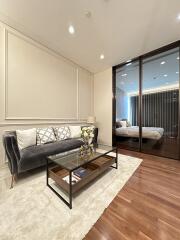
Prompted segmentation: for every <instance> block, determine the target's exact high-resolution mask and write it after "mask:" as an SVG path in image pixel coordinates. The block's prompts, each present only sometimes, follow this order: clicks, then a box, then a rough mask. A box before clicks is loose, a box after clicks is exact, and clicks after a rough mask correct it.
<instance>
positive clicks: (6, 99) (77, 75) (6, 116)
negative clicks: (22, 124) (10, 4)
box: [4, 28, 92, 121]
mask: <svg viewBox="0 0 180 240" xmlns="http://www.w3.org/2000/svg"><path fill="white" fill-rule="evenodd" d="M8 34H12V35H14V36H15V37H17V38H19V39H22V40H23V41H25V42H27V43H28V44H31V45H33V46H35V47H37V48H39V49H41V50H42V51H44V52H46V53H48V54H49V55H51V56H53V57H56V58H57V59H60V60H62V58H63V57H61V56H60V55H57V54H55V53H54V52H53V51H51V50H50V49H47V48H46V47H44V46H41V45H40V44H39V43H36V42H35V41H34V40H32V39H29V38H27V37H26V36H22V35H21V34H19V33H14V32H13V31H11V30H9V29H6V28H5V99H4V102H5V109H4V119H5V120H26V121H27V120H60V121H66V120H71V121H76V120H79V67H78V66H76V64H74V63H72V62H71V61H70V62H69V61H68V60H67V59H64V58H63V60H65V62H66V63H68V64H70V65H71V66H73V67H75V68H76V98H77V100H76V117H73V118H68V119H67V118H41V117H16V116H14V117H9V116H8ZM91 91H92V89H91Z"/></svg>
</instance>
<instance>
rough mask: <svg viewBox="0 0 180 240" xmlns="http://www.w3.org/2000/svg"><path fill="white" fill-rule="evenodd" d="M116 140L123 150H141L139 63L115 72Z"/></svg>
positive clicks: (134, 62)
mask: <svg viewBox="0 0 180 240" xmlns="http://www.w3.org/2000/svg"><path fill="white" fill-rule="evenodd" d="M115 75H116V76H115V79H116V93H115V95H116V117H115V125H116V126H115V138H116V143H117V145H118V146H119V147H121V148H126V149H134V150H139V61H133V62H128V63H126V64H124V65H122V66H120V67H118V68H116V71H115Z"/></svg>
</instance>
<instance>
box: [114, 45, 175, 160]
mask: <svg viewBox="0 0 180 240" xmlns="http://www.w3.org/2000/svg"><path fill="white" fill-rule="evenodd" d="M179 52H180V42H179V41H178V42H176V43H174V44H171V45H168V46H166V47H163V48H161V49H158V50H155V51H153V52H150V53H148V54H145V55H143V56H140V57H138V58H136V59H134V60H131V61H129V62H126V63H123V64H120V65H117V66H115V67H113V93H114V100H113V144H116V145H118V146H119V147H120V148H125V149H130V150H135V151H141V152H145V153H149V154H153V155H157V156H163V157H169V158H173V159H179V158H180V154H179V153H180V149H179V132H180V129H179V121H180V119H179V114H180V105H179V99H180V96H179V65H180V63H179Z"/></svg>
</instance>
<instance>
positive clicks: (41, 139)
mask: <svg viewBox="0 0 180 240" xmlns="http://www.w3.org/2000/svg"><path fill="white" fill-rule="evenodd" d="M36 131H37V145H41V144H45V143H50V142H55V141H56V137H55V135H54V130H53V128H52V127H47V128H37V130H36Z"/></svg>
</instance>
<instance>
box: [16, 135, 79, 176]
mask: <svg viewBox="0 0 180 240" xmlns="http://www.w3.org/2000/svg"><path fill="white" fill-rule="evenodd" d="M82 145H83V142H82V141H81V140H77V139H67V140H63V141H57V142H53V143H48V144H44V145H37V146H31V147H27V148H25V149H22V150H21V151H20V155H21V159H20V162H19V164H18V169H19V170H20V171H23V169H25V170H28V169H31V168H34V165H38V166H41V165H42V164H43V163H45V157H46V156H49V155H53V154H58V153H62V152H65V151H69V150H72V149H75V148H79V147H80V146H82Z"/></svg>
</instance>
